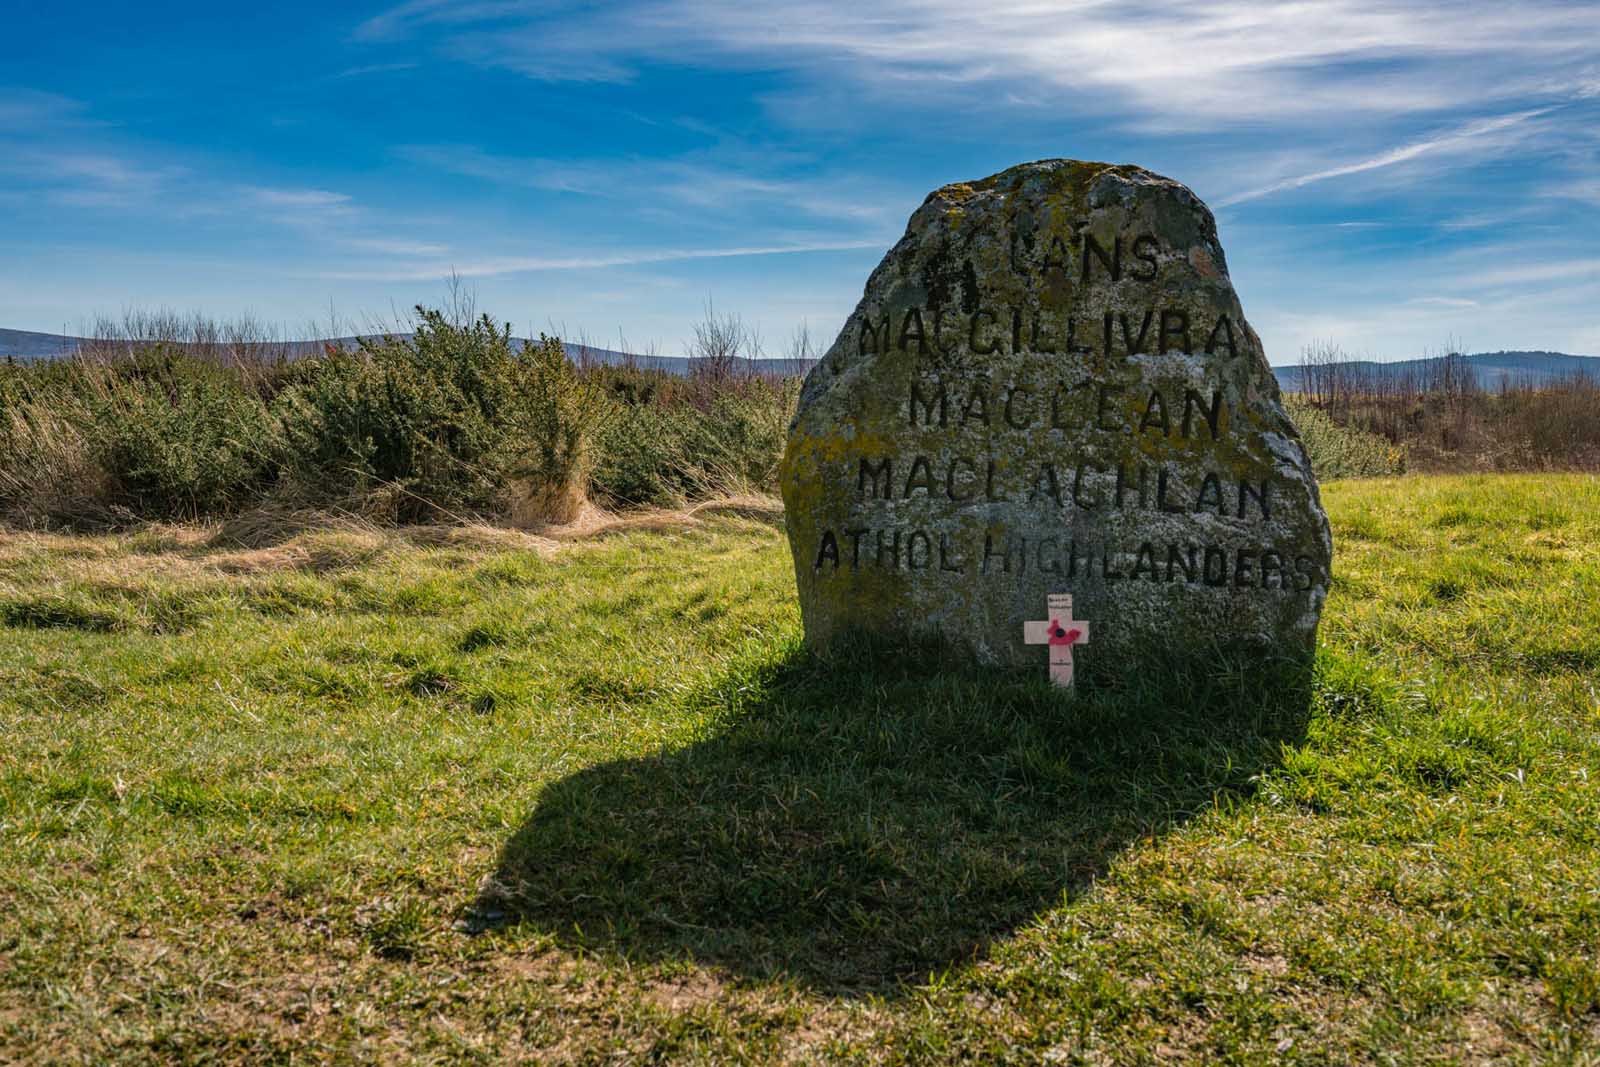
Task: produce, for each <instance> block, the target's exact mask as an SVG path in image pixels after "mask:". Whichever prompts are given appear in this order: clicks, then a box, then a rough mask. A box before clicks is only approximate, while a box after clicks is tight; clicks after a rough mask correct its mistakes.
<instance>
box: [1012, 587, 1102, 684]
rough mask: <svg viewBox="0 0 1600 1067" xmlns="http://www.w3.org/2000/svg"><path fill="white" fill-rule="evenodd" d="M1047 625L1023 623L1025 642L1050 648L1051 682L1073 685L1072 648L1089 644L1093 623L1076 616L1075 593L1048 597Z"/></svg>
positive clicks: (1054, 594) (1046, 600)
mask: <svg viewBox="0 0 1600 1067" xmlns="http://www.w3.org/2000/svg"><path fill="white" fill-rule="evenodd" d="M1045 608H1046V609H1047V610H1046V614H1047V615H1049V616H1050V618H1049V619H1048V620H1045V621H1043V622H1025V623H1023V624H1022V639H1023V640H1024V641H1026V642H1027V643H1028V644H1030V645H1049V646H1050V680H1051V681H1052V682H1054V683H1055V684H1056V685H1059V686H1071V685H1072V646H1073V645H1086V644H1088V643H1089V624H1088V623H1086V622H1081V621H1079V620H1077V619H1074V618H1073V617H1072V594H1070V593H1051V594H1050V595H1049V596H1048V597H1046V598H1045Z"/></svg>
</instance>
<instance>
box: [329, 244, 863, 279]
mask: <svg viewBox="0 0 1600 1067" xmlns="http://www.w3.org/2000/svg"><path fill="white" fill-rule="evenodd" d="M880 247H882V243H881V242H879V241H825V242H818V243H815V244H804V245H773V246H751V247H743V248H673V249H649V250H643V251H629V252H618V253H614V254H611V255H599V256H502V257H491V258H484V259H479V260H474V261H469V262H465V263H445V262H430V263H425V264H413V265H407V266H400V267H383V268H377V269H373V270H355V271H330V272H326V273H323V274H320V275H319V277H322V278H328V279H338V280H343V281H388V282H401V281H432V280H435V279H439V278H446V277H449V276H450V275H451V274H455V275H457V276H459V277H462V278H486V277H494V276H498V275H503V274H530V273H534V272H538V271H569V270H605V269H608V268H614V267H639V266H648V265H650V264H654V263H676V262H685V261H689V260H699V259H737V258H742V257H746V256H791V255H804V254H808V253H817V252H846V251H854V250H858V249H863V248H880Z"/></svg>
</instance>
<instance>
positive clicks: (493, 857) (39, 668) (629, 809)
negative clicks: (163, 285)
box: [0, 476, 1600, 1064]
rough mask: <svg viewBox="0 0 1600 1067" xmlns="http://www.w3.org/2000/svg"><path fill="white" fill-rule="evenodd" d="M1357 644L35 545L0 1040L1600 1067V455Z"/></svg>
mask: <svg viewBox="0 0 1600 1067" xmlns="http://www.w3.org/2000/svg"><path fill="white" fill-rule="evenodd" d="M1325 497H1326V501H1327V504H1328V506H1329V511H1330V514H1331V516H1332V519H1333V524H1334V535H1335V543H1336V565H1335V579H1334V586H1333V591H1332V594H1331V597H1330V600H1329V604H1328V611H1327V614H1326V615H1325V617H1324V623H1323V630H1322V647H1321V649H1320V651H1319V654H1318V658H1317V662H1316V666H1315V672H1314V674H1313V675H1312V676H1310V677H1297V676H1294V675H1282V674H1269V673H1267V672H1263V671H1262V670H1261V668H1260V667H1259V666H1257V665H1252V664H1249V663H1214V664H1209V665H1206V664H1199V665H1197V664H1192V663H1191V664H1177V665H1174V666H1173V669H1172V670H1170V671H1167V672H1162V673H1160V674H1152V676H1151V677H1150V678H1149V679H1148V680H1147V681H1146V682H1144V683H1142V684H1141V685H1140V686H1139V687H1137V688H1132V689H1128V690H1123V691H1115V692H1113V691H1103V690H1102V691H1087V690H1086V691H1084V692H1082V693H1080V694H1079V695H1078V696H1076V697H1062V696H1058V695H1057V694H1055V693H1053V692H1052V691H1050V690H1049V689H1048V687H1047V686H1045V685H1044V684H1043V683H1042V676H1043V674H1044V671H1043V664H1042V663H1041V665H1040V669H1039V670H1038V671H1037V672H1027V673H1026V674H1025V675H1022V676H1018V675H1008V674H994V673H986V672H959V671H948V670H941V669H939V668H938V666H937V664H936V662H935V657H936V656H937V650H936V649H916V650H911V652H912V654H911V655H910V656H905V655H903V654H895V653H894V652H893V651H892V650H886V649H873V648H860V649H856V650H854V651H853V652H852V653H851V654H850V655H849V656H848V657H846V658H843V659H840V660H836V661H831V662H822V661H818V660H816V659H815V658H813V657H810V656H808V655H807V654H806V653H805V652H804V651H803V650H802V648H801V646H800V627H799V619H798V615H797V612H796V609H795V606H794V594H793V579H792V575H791V573H790V569H789V560H788V551H787V548H786V546H785V544H784V541H783V538H782V534H781V531H780V530H779V529H777V528H775V526H774V525H773V524H772V523H771V522H763V521H760V520H758V519H755V518H748V517H746V518H741V517H737V516H733V515H722V516H717V517H708V518H705V519H704V520H703V521H702V522H701V523H699V524H698V525H695V526H692V527H685V528H672V527H662V528H656V529H643V528H640V529H636V530H633V531H631V532H630V531H623V532H619V533H614V534H611V535H608V536H606V537H603V538H599V539H596V540H593V541H590V542H585V543H580V544H570V545H566V546H562V547H560V548H559V549H558V550H556V549H553V548H552V546H550V545H548V544H545V543H536V542H534V541H533V540H532V539H529V538H522V537H520V536H519V535H514V534H488V533H481V532H480V533H475V532H471V531H467V532H457V533H455V534H448V533H440V532H437V531H423V532H413V533H406V532H399V533H391V534H379V533H371V532H365V533H356V532H338V531H325V532H320V533H318V532H312V533H306V534H301V535H299V536H298V537H295V538H293V539H291V540H289V541H287V542H285V543H283V544H281V545H278V546H276V547H273V548H268V549H258V550H246V549H240V548H230V547H228V546H225V545H221V544H215V543H211V542H208V541H206V540H204V539H203V538H200V537H198V536H196V535H194V534H189V533H185V532H182V531H172V530H164V529H160V528H155V529H151V530H148V531H146V532H143V533H140V534H134V535H129V536H123V537H72V538H68V537H46V536H33V535H24V534H10V535H3V536H0V726H3V738H4V745H3V746H0V1062H9V1061H12V1060H16V1061H22V1062H29V1061H37V1062H69V1063H70V1062H82V1063H103V1062H130V1063H141V1062H142V1063H169V1062H188V1063H215V1062H225V1063H228V1062H255V1063H262V1062H270V1063H291V1062H292V1063H300V1062H322V1061H333V1062H358V1061H360V1062H370V1061H378V1060H385V1061H392V1060H397V1059H408V1060H415V1061H419V1062H440V1063H454V1062H465V1063H472V1062H503V1061H506V1060H511V1061H516V1060H523V1061H527V1062H551V1063H565V1062H572V1063H602V1062H634V1061H644V1062H686V1063H695V1062H715V1063H747V1062H748V1063H768V1062H793V1063H810V1062H817V1061H840V1062H862V1063H907V1064H910V1063H928V1062H961V1061H965V1062H974V1063H991V1062H1017V1063H1038V1062H1058V1063H1074V1062H1082V1063H1134V1062H1162V1061H1167V1060H1171V1059H1174V1058H1183V1057H1188V1058H1190V1059H1192V1060H1193V1061H1195V1062H1262V1063H1267V1062H1272V1063H1278V1062H1286V1063H1320V1064H1339V1063H1348V1062H1362V1061H1366V1062H1383V1063H1391V1062H1401V1063H1411V1062H1441V1063H1450V1062H1462V1061H1467V1062H1488V1061H1497V1062H1499V1061H1505V1062H1561V1063H1573V1062H1578V1063H1593V1062H1600V967H1597V964H1596V960H1597V958H1600V690H1597V685H1600V682H1597V676H1600V480H1596V479H1594V478H1583V477H1576V476H1555V477H1534V476H1527V477H1498V478H1427V479H1423V478H1408V479H1404V480H1388V481H1370V482H1347V483H1334V484H1331V485H1329V486H1327V487H1325Z"/></svg>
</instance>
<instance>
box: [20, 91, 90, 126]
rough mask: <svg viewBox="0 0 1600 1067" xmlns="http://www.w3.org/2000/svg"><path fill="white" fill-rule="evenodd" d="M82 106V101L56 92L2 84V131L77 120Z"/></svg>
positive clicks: (81, 111) (82, 108)
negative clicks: (6, 86) (8, 86)
mask: <svg viewBox="0 0 1600 1067" xmlns="http://www.w3.org/2000/svg"><path fill="white" fill-rule="evenodd" d="M83 110H84V107H83V104H82V103H80V102H79V101H77V100H73V99H72V98H70V97H66V96H60V95H58V94H56V93H46V92H42V91H40V90H38V89H22V88H5V87H0V131H9V132H15V131H18V130H36V129H38V128H40V127H43V126H50V125H55V124H59V123H62V122H66V121H69V120H77V119H79V118H80V117H81V115H82V113H83Z"/></svg>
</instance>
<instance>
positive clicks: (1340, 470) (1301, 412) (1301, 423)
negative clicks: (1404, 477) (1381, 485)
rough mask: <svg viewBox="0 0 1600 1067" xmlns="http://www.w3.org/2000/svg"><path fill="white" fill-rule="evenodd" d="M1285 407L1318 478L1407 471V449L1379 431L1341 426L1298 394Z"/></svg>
mask: <svg viewBox="0 0 1600 1067" xmlns="http://www.w3.org/2000/svg"><path fill="white" fill-rule="evenodd" d="M1284 408H1285V409H1286V410H1287V411H1288V412H1289V417H1290V418H1292V419H1293V420H1294V423H1295V425H1296V426H1297V427H1299V430H1300V440H1301V442H1302V443H1303V444H1304V445H1305V446H1306V452H1307V453H1308V454H1309V455H1310V456H1311V468H1312V470H1313V471H1315V472H1316V475H1317V477H1318V478H1322V479H1329V478H1374V477H1383V476H1386V475H1394V474H1404V473H1405V469H1406V450H1405V448H1404V447H1403V446H1400V445H1393V444H1390V443H1389V442H1388V441H1387V440H1385V439H1384V438H1382V437H1379V436H1378V435H1377V434H1372V433H1367V432H1365V431H1363V430H1358V429H1356V428H1354V427H1352V426H1341V425H1340V424H1339V423H1337V422H1335V421H1334V420H1333V418H1332V416H1330V415H1328V414H1327V413H1326V412H1323V411H1321V410H1319V409H1318V408H1316V407H1314V406H1313V405H1311V404H1310V403H1308V402H1306V401H1305V400H1302V399H1300V398H1298V397H1293V396H1290V397H1285V398H1284Z"/></svg>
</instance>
